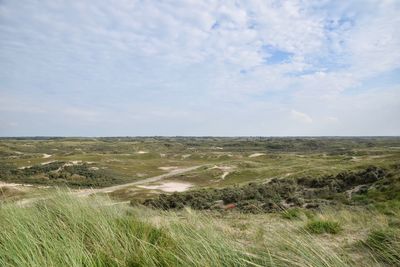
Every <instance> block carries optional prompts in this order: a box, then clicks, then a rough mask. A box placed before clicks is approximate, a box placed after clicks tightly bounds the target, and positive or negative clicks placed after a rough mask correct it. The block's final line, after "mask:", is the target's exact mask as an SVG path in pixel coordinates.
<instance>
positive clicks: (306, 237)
mask: <svg viewBox="0 0 400 267" xmlns="http://www.w3.org/2000/svg"><path fill="white" fill-rule="evenodd" d="M301 213H303V211H301ZM304 213H305V212H304ZM296 216H297V215H296ZM314 217H319V218H321V219H313V220H312V221H311V222H312V223H310V221H308V219H307V217H306V216H300V217H298V218H297V219H296V220H287V219H285V218H282V215H281V214H242V213H237V212H229V213H220V212H197V211H193V210H190V209H185V210H182V211H179V212H175V211H174V212H171V211H168V212H164V211H159V210H153V209H149V208H145V207H140V206H138V207H132V206H129V205H126V204H123V203H114V202H112V201H111V200H110V199H108V198H104V197H91V198H76V197H74V196H72V195H69V194H67V193H63V192H60V193H57V194H55V195H54V194H53V195H48V198H47V199H44V200H38V201H36V202H31V203H26V204H25V205H24V206H20V205H19V204H17V203H3V204H1V205H0V229H1V231H0V266H22V267H23V266H326V267H327V266H332V267H333V266H335V267H336V266H377V265H379V264H385V263H390V264H393V263H395V264H397V263H398V256H399V254H398V251H399V250H398V248H399V235H398V232H395V229H397V228H390V229H391V230H390V231H386V230H385V231H383V232H374V229H377V227H379V226H380V225H384V222H385V221H388V218H389V217H387V215H383V214H378V213H376V212H372V211H368V212H367V211H365V210H359V211H352V210H346V209H345V210H343V209H340V210H335V209H331V210H327V211H322V213H318V214H314ZM304 224H306V225H307V227H304ZM339 224H340V225H339ZM338 225H339V226H338ZM339 228H340V229H341V231H338V229H339ZM365 231H367V232H368V233H370V234H369V235H368V236H366V237H363V234H362V232H365ZM396 231H398V230H396ZM311 232H317V233H321V232H327V233H335V235H314V234H311ZM382 233H383V234H382ZM349 237H351V238H350V239H349ZM344 238H345V239H344ZM345 240H346V241H345ZM359 242H363V244H364V245H363V246H361V248H360V246H357V244H359ZM354 251H356V252H354ZM354 253H357V255H358V256H357V257H358V258H360V257H361V258H362V259H363V260H362V261H357V260H353V259H354Z"/></svg>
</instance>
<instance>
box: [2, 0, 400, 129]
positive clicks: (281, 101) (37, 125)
mask: <svg viewBox="0 0 400 267" xmlns="http://www.w3.org/2000/svg"><path fill="white" fill-rule="evenodd" d="M399 11H400V2H398V1H389V0H388V1H372V0H370V1H361V0H360V1H351V3H350V1H296V0H293V1H261V0H260V1H258V0H249V1H228V2H227V1H146V0H137V1H123V0H120V1H106V0H104V1H96V2H95V3H94V2H90V1H47V0H45V1H40V2H32V1H24V0H23V1H11V0H4V1H1V2H0V135H3V136H10V135H80V136H81V135H90V136H102V135H103V136H104V135H229V136H232V135H399V134H400V122H399V120H398V117H400V32H399V31H400V17H399V16H398V14H399V13H400V12H399Z"/></svg>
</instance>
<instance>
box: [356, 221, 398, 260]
mask: <svg viewBox="0 0 400 267" xmlns="http://www.w3.org/2000/svg"><path fill="white" fill-rule="evenodd" d="M363 244H364V245H365V246H366V247H367V248H369V249H370V250H371V253H372V254H373V255H374V256H375V257H376V258H377V259H378V260H381V261H383V262H385V263H388V264H391V265H393V266H400V231H399V230H395V229H393V228H383V229H378V230H374V231H372V232H371V233H369V235H368V237H367V239H366V240H365V241H364V242H363Z"/></svg>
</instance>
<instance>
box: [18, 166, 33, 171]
mask: <svg viewBox="0 0 400 267" xmlns="http://www.w3.org/2000/svg"><path fill="white" fill-rule="evenodd" d="M30 167H32V166H22V167H19V168H18V170H24V169H29V168H30Z"/></svg>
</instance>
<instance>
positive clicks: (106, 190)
mask: <svg viewBox="0 0 400 267" xmlns="http://www.w3.org/2000/svg"><path fill="white" fill-rule="evenodd" d="M202 166H203V165H199V166H193V167H189V168H182V169H175V170H172V171H170V172H169V173H165V174H161V175H158V176H154V177H150V178H146V179H143V180H140V181H136V182H132V183H127V184H121V185H114V186H110V187H104V188H100V189H84V190H82V191H78V192H75V195H77V196H89V195H91V194H94V193H110V192H113V191H116V190H119V189H123V188H125V187H129V186H133V185H141V184H147V183H153V182H157V181H160V180H162V179H164V178H168V177H171V176H174V175H177V174H182V173H186V172H190V171H193V170H195V169H197V168H200V167H202Z"/></svg>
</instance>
